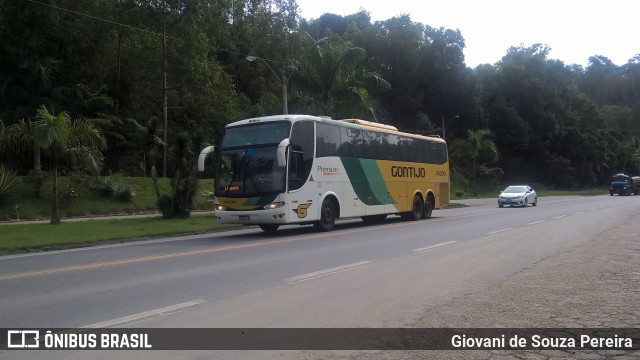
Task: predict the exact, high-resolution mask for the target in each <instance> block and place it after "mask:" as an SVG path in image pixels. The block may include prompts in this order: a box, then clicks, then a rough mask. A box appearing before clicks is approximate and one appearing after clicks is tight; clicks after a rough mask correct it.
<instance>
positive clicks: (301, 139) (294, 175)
mask: <svg viewBox="0 0 640 360" xmlns="http://www.w3.org/2000/svg"><path fill="white" fill-rule="evenodd" d="M313 126H314V125H313V122H311V121H298V122H296V123H295V124H293V130H292V131H291V147H290V148H289V190H297V189H300V188H301V187H302V185H304V183H305V182H306V181H307V178H308V177H309V173H311V166H312V164H313V150H314V148H315V141H314V140H315V138H314V131H313V130H314V129H313Z"/></svg>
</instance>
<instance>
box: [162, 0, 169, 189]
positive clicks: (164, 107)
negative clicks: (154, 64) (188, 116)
mask: <svg viewBox="0 0 640 360" xmlns="http://www.w3.org/2000/svg"><path fill="white" fill-rule="evenodd" d="M165 9H166V6H165V0H162V119H163V122H162V123H163V127H164V134H163V137H162V140H163V141H164V145H163V147H162V177H164V178H166V177H167V127H168V124H167V25H166V21H165Z"/></svg>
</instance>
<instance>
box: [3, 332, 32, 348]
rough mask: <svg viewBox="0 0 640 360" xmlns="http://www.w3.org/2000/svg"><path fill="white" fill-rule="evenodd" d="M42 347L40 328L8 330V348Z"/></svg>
mask: <svg viewBox="0 0 640 360" xmlns="http://www.w3.org/2000/svg"><path fill="white" fill-rule="evenodd" d="M38 347H40V331H39V330H9V331H7V348H9V349H29V348H38Z"/></svg>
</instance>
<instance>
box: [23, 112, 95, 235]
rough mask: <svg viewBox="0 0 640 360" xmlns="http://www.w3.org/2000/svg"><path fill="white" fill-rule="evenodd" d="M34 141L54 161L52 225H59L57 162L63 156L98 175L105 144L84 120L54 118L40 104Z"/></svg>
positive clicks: (65, 116) (92, 127)
mask: <svg viewBox="0 0 640 360" xmlns="http://www.w3.org/2000/svg"><path fill="white" fill-rule="evenodd" d="M33 129H34V131H33V140H34V142H35V143H36V144H37V145H38V146H39V147H40V149H42V150H43V151H45V152H48V153H49V155H50V157H51V159H52V160H53V169H52V172H53V199H52V214H51V224H59V223H60V212H59V207H58V161H59V160H61V159H62V158H63V157H66V158H67V159H69V160H70V161H71V162H73V163H75V164H83V165H85V166H87V167H88V168H90V169H92V170H94V171H95V173H98V172H99V169H100V166H101V165H102V160H103V157H102V153H101V152H100V151H101V150H102V149H104V148H105V146H106V142H105V139H104V136H103V135H102V132H101V131H100V129H98V128H97V127H96V126H95V125H93V124H92V123H91V122H90V121H87V120H75V121H72V120H71V117H70V116H69V114H67V113H66V112H64V111H63V112H61V113H59V114H58V115H53V114H51V113H50V112H49V110H47V108H46V106H44V105H42V106H41V107H40V108H39V109H38V112H37V115H36V121H35V122H34V124H33Z"/></svg>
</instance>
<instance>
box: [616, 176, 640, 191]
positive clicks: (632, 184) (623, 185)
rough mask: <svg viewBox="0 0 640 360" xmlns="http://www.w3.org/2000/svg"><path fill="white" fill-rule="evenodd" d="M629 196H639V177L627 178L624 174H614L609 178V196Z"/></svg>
mask: <svg viewBox="0 0 640 360" xmlns="http://www.w3.org/2000/svg"><path fill="white" fill-rule="evenodd" d="M614 194H618V195H627V196H628V195H631V194H635V195H638V194H640V176H629V175H626V174H616V175H614V176H613V177H612V178H611V185H609V195H611V196H613V195H614Z"/></svg>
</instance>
